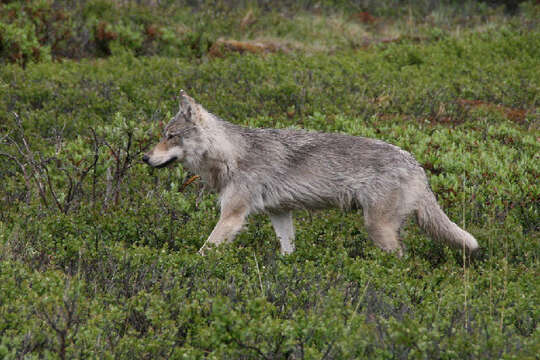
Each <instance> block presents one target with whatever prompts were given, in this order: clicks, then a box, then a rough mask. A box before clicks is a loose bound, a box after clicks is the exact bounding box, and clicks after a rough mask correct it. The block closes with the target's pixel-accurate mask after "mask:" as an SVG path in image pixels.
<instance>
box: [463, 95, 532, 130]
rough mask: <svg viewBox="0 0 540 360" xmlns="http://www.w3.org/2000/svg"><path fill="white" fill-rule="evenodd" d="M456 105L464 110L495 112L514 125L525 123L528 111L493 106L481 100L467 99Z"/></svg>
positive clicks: (497, 105) (498, 105)
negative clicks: (485, 109) (475, 109)
mask: <svg viewBox="0 0 540 360" xmlns="http://www.w3.org/2000/svg"><path fill="white" fill-rule="evenodd" d="M457 103H458V104H459V105H460V106H462V107H464V108H465V109H471V108H475V107H485V108H487V109H490V110H496V111H498V112H500V113H501V114H503V115H504V116H505V117H506V118H507V119H508V120H510V121H513V122H515V123H518V124H521V125H523V124H524V123H525V118H526V116H527V113H528V112H529V110H526V109H519V108H511V107H507V106H504V105H500V104H493V103H490V102H487V101H482V100H468V99H458V100H457Z"/></svg>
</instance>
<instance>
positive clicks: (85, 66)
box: [0, 0, 540, 359]
mask: <svg viewBox="0 0 540 360" xmlns="http://www.w3.org/2000/svg"><path fill="white" fill-rule="evenodd" d="M539 21H540V5H539V3H538V1H529V2H512V1H507V4H506V5H505V4H503V2H496V1H492V2H474V1H449V0H447V1H444V0H437V1H427V0H426V1H397V0H383V1H370V0H366V1H354V2H346V1H338V0H335V1H330V0H328V1H317V2H315V1H307V0H305V1H300V2H296V1H288V0H279V1H276V2H267V1H262V0H261V1H258V2H248V1H245V2H239V3H237V2H233V1H219V2H210V1H208V2H207V1H202V0H201V1H186V2H175V1H167V0H165V1H153V0H140V1H133V0H125V1H109V0H85V1H79V2H73V1H67V0H66V1H62V0H56V1H53V0H27V1H9V0H7V1H6V0H4V1H2V2H1V3H0V64H1V65H0V159H1V162H0V177H1V181H0V357H1V358H4V359H19V358H25V359H34V358H35V359H37V358H50V359H57V358H60V359H66V358H125V359H135V358H139V359H140V358H144V359H156V358H173V359H174V358H212V359H223V358H234V359H259V358H262V359H285V358H288V359H304V358H306V359H352V358H374V359H375V358H377V359H379V358H380V359H405V358H414V359H478V358H489V359H493V358H505V359H527V358H529V359H537V357H538V353H539V352H540V345H539V344H540V330H539V327H538V322H539V318H540V310H539V308H538V304H539V303H540V286H539V281H538V279H539V278H540V276H539V275H540V274H539V261H540V259H539V255H540V241H539V240H540V239H539V227H540V219H539V202H540V187H539V174H540V159H539V154H540V146H539V141H540V131H539V129H538V125H539V117H540V113H539V111H540V40H539V39H540V29H539ZM181 88H183V89H185V90H186V91H187V92H188V93H189V94H190V95H192V96H193V97H194V98H195V99H197V100H198V101H199V102H201V103H202V104H204V106H205V107H206V108H208V109H209V110H210V111H212V112H214V113H215V114H217V115H219V116H220V117H223V118H224V119H227V120H229V121H231V122H234V123H237V124H242V125H246V126H257V127H297V128H305V129H311V130H319V131H334V132H345V133H349V134H354V135H361V136H368V137H376V138H379V139H382V140H385V141H388V142H390V143H393V144H396V145H398V146H400V147H402V148H403V149H405V150H407V151H409V152H411V153H412V154H414V156H415V157H416V158H417V159H418V161H419V162H420V163H421V164H422V165H423V166H424V167H425V169H426V171H427V173H428V177H429V180H430V183H431V186H432V188H433V190H434V192H435V193H436V195H437V198H438V201H439V203H440V204H441V206H442V207H443V208H444V210H445V211H446V213H447V214H448V215H449V216H450V218H451V219H453V220H454V221H455V222H456V223H458V224H459V225H460V226H463V228H465V229H467V230H468V231H469V232H471V233H472V234H473V235H474V236H475V237H476V238H477V239H478V241H479V243H480V246H481V247H482V252H481V254H480V256H478V258H476V259H472V260H471V259H468V258H467V257H466V256H464V254H463V252H462V251H460V250H459V249H458V250H455V249H449V248H448V247H446V246H443V245H441V244H438V243H437V242H434V241H431V240H429V239H428V238H427V237H426V236H425V234H423V233H422V232H421V231H420V230H419V228H418V226H416V225H415V224H413V220H412V219H411V222H410V223H408V224H406V226H405V231H404V234H403V239H404V243H405V244H406V247H407V252H406V256H405V257H404V258H401V259H398V258H397V257H395V256H393V255H389V254H386V253H384V252H382V251H380V250H379V249H377V248H376V247H374V246H373V245H372V244H370V243H369V241H368V240H367V234H366V231H365V228H364V227H363V220H362V216H361V213H359V212H350V213H343V212H341V211H338V210H330V211H321V212H314V213H308V212H298V213H297V214H296V227H297V239H296V249H297V250H296V252H295V253H294V254H292V255H290V256H281V255H280V254H279V251H278V246H279V245H278V241H277V240H276V238H275V235H274V233H273V230H272V227H271V225H270V223H269V221H268V220H267V218H266V217H264V216H260V217H259V216H255V217H253V218H251V219H250V220H249V222H248V225H247V229H246V230H247V231H245V232H243V233H242V234H241V235H240V236H239V237H238V238H237V239H236V240H235V241H234V242H233V243H232V244H230V245H228V246H223V247H221V248H219V249H217V250H215V251H211V252H210V253H209V254H208V256H206V257H201V256H200V255H198V254H197V250H198V248H199V247H200V246H201V245H202V243H203V242H204V240H205V239H206V237H207V236H208V234H209V233H210V232H211V230H212V228H213V226H214V224H215V223H216V221H217V217H218V209H217V207H216V202H215V200H216V196H215V195H213V194H208V193H206V192H204V191H203V187H202V184H201V183H200V181H199V180H197V179H195V180H194V179H193V178H192V176H193V175H195V174H189V173H187V172H186V171H185V170H183V169H182V167H181V166H174V167H169V168H165V169H160V170H153V169H151V168H149V167H148V166H146V165H145V164H143V163H142V161H141V154H142V153H143V152H145V151H146V150H148V149H149V147H150V146H151V145H153V144H155V143H156V142H157V140H158V139H159V137H160V132H161V129H162V126H163V124H164V123H166V122H167V121H168V120H169V119H170V118H171V116H172V115H173V114H174V113H175V111H176V109H177V106H178V104H177V96H178V92H179V89H181ZM329 176H331V174H329ZM190 180H191V181H190Z"/></svg>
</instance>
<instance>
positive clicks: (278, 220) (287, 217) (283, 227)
mask: <svg viewBox="0 0 540 360" xmlns="http://www.w3.org/2000/svg"><path fill="white" fill-rule="evenodd" d="M270 221H272V226H273V227H274V231H275V232H276V235H277V237H278V239H279V243H280V245H281V254H283V255H288V254H291V253H292V252H293V251H294V225H293V221H292V212H291V211H288V212H283V213H279V214H270Z"/></svg>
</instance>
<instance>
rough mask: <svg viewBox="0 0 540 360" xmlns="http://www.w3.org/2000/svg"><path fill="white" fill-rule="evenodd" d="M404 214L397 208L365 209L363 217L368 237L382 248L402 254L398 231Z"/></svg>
mask: <svg viewBox="0 0 540 360" xmlns="http://www.w3.org/2000/svg"><path fill="white" fill-rule="evenodd" d="M406 216H407V214H403V213H400V212H399V211H398V209H391V208H390V209H388V208H382V209H381V208H376V207H372V208H368V209H365V210H364V219H365V224H366V228H367V232H368V235H369V238H370V239H371V240H372V241H373V243H374V244H375V245H376V246H378V247H379V248H381V249H382V250H384V251H386V252H392V253H396V254H397V255H398V256H399V257H401V256H403V246H402V243H401V239H400V237H399V232H400V229H401V225H402V224H403V221H404V219H405V217H406Z"/></svg>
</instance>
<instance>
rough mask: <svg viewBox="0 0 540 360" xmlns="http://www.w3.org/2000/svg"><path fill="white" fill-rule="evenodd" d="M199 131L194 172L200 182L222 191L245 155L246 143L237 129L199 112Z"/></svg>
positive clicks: (202, 111)
mask: <svg viewBox="0 0 540 360" xmlns="http://www.w3.org/2000/svg"><path fill="white" fill-rule="evenodd" d="M199 115H200V119H201V122H200V130H201V151H202V152H201V155H200V157H199V159H198V160H199V161H198V164H197V165H198V166H196V167H197V169H193V170H195V171H198V172H199V174H200V175H201V177H202V178H203V180H205V181H206V182H207V183H208V184H209V185H210V186H211V187H212V188H214V189H215V190H217V191H218V192H219V191H221V190H222V189H223V187H224V185H225V184H227V183H228V181H229V179H230V178H231V177H232V176H233V175H234V173H235V172H236V169H237V167H238V160H239V159H240V158H241V157H242V155H243V153H244V152H245V143H244V140H243V138H242V136H241V135H240V133H238V132H237V131H235V127H236V125H233V124H231V123H228V122H226V121H224V120H221V119H219V118H217V117H216V116H214V115H213V114H211V113H209V112H208V111H206V110H205V109H204V108H202V106H201V107H200V109H199Z"/></svg>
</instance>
